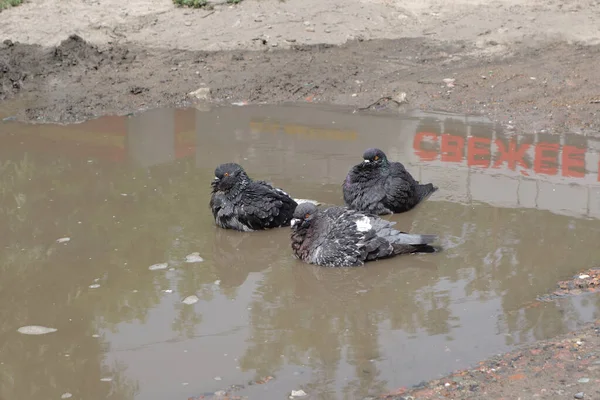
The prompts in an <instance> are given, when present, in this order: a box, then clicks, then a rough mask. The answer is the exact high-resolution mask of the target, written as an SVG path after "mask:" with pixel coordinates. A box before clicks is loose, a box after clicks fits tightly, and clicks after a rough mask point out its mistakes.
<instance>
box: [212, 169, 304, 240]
mask: <svg viewBox="0 0 600 400" xmlns="http://www.w3.org/2000/svg"><path fill="white" fill-rule="evenodd" d="M211 186H212V195H211V198H210V208H211V210H212V213H213V216H214V218H215V223H216V224H217V226H219V227H221V228H224V229H235V230H238V231H245V232H251V231H257V230H262V229H270V228H277V227H281V226H288V225H289V224H290V220H291V219H292V215H293V214H294V210H295V209H296V206H297V205H298V204H297V203H296V201H295V200H294V199H292V198H291V197H290V196H289V195H288V194H287V193H286V192H284V191H283V190H281V189H279V188H276V187H273V186H272V185H271V184H269V183H267V182H265V181H254V180H252V179H251V178H250V177H249V176H248V175H247V174H246V172H245V171H244V169H243V168H242V167H241V166H240V165H239V164H235V163H227V164H221V165H219V166H218V167H217V168H216V169H215V179H214V180H213V181H212V182H211Z"/></svg>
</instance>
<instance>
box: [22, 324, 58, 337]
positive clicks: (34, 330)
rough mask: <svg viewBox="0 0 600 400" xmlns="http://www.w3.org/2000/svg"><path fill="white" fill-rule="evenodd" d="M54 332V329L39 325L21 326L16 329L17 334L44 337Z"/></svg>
mask: <svg viewBox="0 0 600 400" xmlns="http://www.w3.org/2000/svg"><path fill="white" fill-rule="evenodd" d="M56 331H57V329H56V328H48V327H46V326H40V325H28V326H22V327H20V328H19V329H17V332H19V333H22V334H23V335H46V334H48V333H54V332H56Z"/></svg>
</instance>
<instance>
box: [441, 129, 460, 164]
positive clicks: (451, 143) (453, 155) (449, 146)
mask: <svg viewBox="0 0 600 400" xmlns="http://www.w3.org/2000/svg"><path fill="white" fill-rule="evenodd" d="M464 147H465V139H464V138H462V137H460V136H455V135H449V134H447V133H444V134H443V135H442V161H449V162H461V161H462V159H463V153H464V151H463V149H464Z"/></svg>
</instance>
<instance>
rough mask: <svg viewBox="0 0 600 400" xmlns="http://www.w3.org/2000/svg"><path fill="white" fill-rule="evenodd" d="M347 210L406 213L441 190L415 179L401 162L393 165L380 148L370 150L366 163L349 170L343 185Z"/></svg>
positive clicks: (364, 156)
mask: <svg viewBox="0 0 600 400" xmlns="http://www.w3.org/2000/svg"><path fill="white" fill-rule="evenodd" d="M342 190H343V193H344V202H345V204H346V206H347V207H348V208H351V209H354V210H357V211H365V212H369V213H371V214H375V215H386V214H393V213H403V212H406V211H409V210H411V209H413V208H414V207H415V206H416V205H417V204H419V203H421V202H422V201H424V200H426V199H427V198H428V197H429V196H430V195H431V194H432V193H433V192H435V191H436V190H438V188H437V187H436V186H433V184H431V183H427V184H425V185H422V184H420V183H419V182H418V181H416V180H414V178H413V177H412V176H411V174H410V173H409V172H408V171H407V170H406V168H404V165H402V163H399V162H390V161H388V159H387V156H386V155H385V153H384V152H383V151H381V150H379V149H368V150H367V151H365V153H364V154H363V162H362V163H360V164H358V165H355V166H354V167H352V168H351V169H350V171H349V172H348V175H347V176H346V180H345V181H344V183H343V185H342Z"/></svg>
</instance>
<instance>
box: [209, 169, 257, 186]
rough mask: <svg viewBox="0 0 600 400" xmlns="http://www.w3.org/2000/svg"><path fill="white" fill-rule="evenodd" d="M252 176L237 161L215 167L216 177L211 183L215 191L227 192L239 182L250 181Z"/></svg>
mask: <svg viewBox="0 0 600 400" xmlns="http://www.w3.org/2000/svg"><path fill="white" fill-rule="evenodd" d="M249 180H250V178H248V175H246V172H245V171H244V168H242V166H241V165H239V164H236V163H226V164H221V165H219V166H218V167H217V168H216V169H215V179H214V180H213V181H212V182H211V183H210V185H211V186H212V188H213V192H217V191H223V192H226V191H228V190H231V189H232V188H234V187H236V186H237V185H239V184H244V183H246V182H248V181H249Z"/></svg>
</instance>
